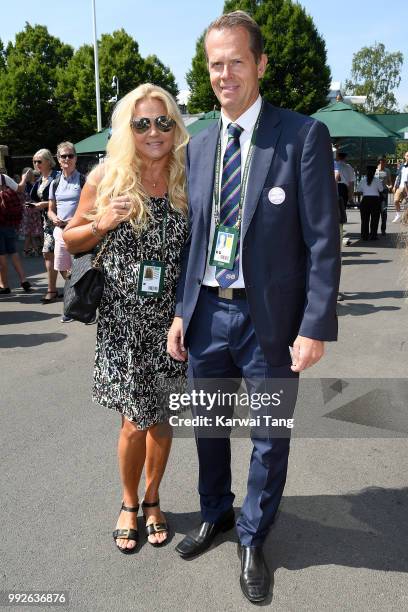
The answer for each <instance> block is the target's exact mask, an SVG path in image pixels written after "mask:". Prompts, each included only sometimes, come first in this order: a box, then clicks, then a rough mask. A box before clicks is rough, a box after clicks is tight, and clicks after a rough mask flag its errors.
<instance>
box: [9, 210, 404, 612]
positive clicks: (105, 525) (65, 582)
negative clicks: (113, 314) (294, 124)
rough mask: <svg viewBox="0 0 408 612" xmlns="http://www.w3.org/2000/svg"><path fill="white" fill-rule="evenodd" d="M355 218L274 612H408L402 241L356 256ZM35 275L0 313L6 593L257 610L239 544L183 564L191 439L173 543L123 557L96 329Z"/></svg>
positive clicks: (244, 457) (278, 544)
mask: <svg viewBox="0 0 408 612" xmlns="http://www.w3.org/2000/svg"><path fill="white" fill-rule="evenodd" d="M349 217H350V223H349V224H348V226H347V230H348V232H349V235H350V236H351V239H352V241H353V244H352V245H351V246H350V247H345V248H344V257H343V264H344V265H343V277H342V287H341V288H342V291H343V292H344V293H345V296H346V299H345V300H344V302H341V303H339V305H338V312H339V322H340V340H339V342H338V343H333V344H331V345H329V346H328V348H327V355H326V357H325V359H324V360H323V361H322V362H321V363H320V364H318V365H317V366H316V367H315V368H313V369H311V370H309V371H308V372H307V373H306V374H305V376H304V382H303V387H302V388H303V389H304V391H303V392H302V393H301V397H300V400H299V403H298V414H299V418H302V419H303V421H302V422H303V427H304V429H302V430H301V431H300V432H299V435H298V436H296V437H295V438H294V440H293V442H292V451H291V458H290V466H289V476H288V482H287V486H286V489H285V497H284V500H283V503H282V506H281V512H280V517H279V520H278V521H277V523H276V526H275V527H274V528H273V530H272V531H271V533H270V536H269V537H268V540H267V542H266V544H265V550H266V554H267V558H268V560H269V563H270V566H271V568H272V569H273V570H274V583H275V585H274V591H273V598H272V599H270V600H269V601H268V602H267V603H266V606H265V607H266V608H270V609H275V610H279V611H285V612H286V611H287V612H289V611H290V612H294V611H296V612H299V611H308V610H314V611H316V610H317V611H319V612H320V611H323V610H330V611H343V610H350V611H351V610H353V611H355V610H359V611H360V610H362V611H367V612H368V611H370V612H371V611H377V610H378V611H381V612H383V611H384V610H387V612H389V611H391V610H401V609H406V608H408V588H407V572H408V556H407V552H406V542H407V539H408V528H407V521H406V517H407V513H408V486H407V473H408V452H407V451H408V444H407V439H406V433H407V431H408V429H407V428H406V416H405V415H406V405H407V403H408V400H407V398H406V395H404V394H405V393H406V385H405V386H404V383H405V381H406V379H407V374H408V338H407V328H408V326H407V311H408V304H407V300H406V298H405V297H404V287H408V280H407V281H405V280H403V278H402V272H403V270H404V268H405V271H407V270H408V263H407V261H405V263H404V260H403V257H402V253H403V252H402V250H401V249H398V248H396V247H397V236H396V233H395V232H396V231H397V229H399V228H398V227H395V225H393V224H390V225H389V229H390V232H391V234H390V235H389V236H387V237H386V239H381V240H380V241H378V242H368V243H365V244H362V243H359V242H357V241H356V237H357V233H358V229H359V226H358V214H357V211H351V212H350V214H349ZM25 263H26V265H27V270H28V271H29V273H30V279H31V280H33V281H34V283H35V291H34V292H33V293H32V294H30V295H25V294H24V293H23V292H22V291H19V290H16V291H13V294H12V296H10V297H8V298H4V299H1V301H0V324H1V325H0V333H1V338H0V359H1V369H0V377H1V398H2V399H1V405H2V417H1V427H0V439H1V467H2V469H1V491H2V496H1V502H0V513H1V524H2V526H3V528H2V537H1V544H0V548H1V554H0V589H14V590H17V591H24V590H26V591H27V590H33V589H37V590H38V589H42V590H52V591H53V592H56V591H58V590H59V589H65V590H69V592H70V598H71V603H70V606H69V608H68V609H70V610H80V611H84V612H90V611H93V610H97V611H98V612H105V611H106V612H111V611H112V610H118V611H119V612H122V611H128V610H129V611H130V610H138V611H139V610H140V611H146V612H147V611H151V610H166V611H167V610H169V611H173V610H174V611H176V610H177V611H186V612H187V611H189V612H190V611H191V610H194V611H205V612H219V611H220V610H231V611H236V610H250V609H253V607H252V606H251V605H250V604H249V603H247V602H246V601H245V600H244V599H243V598H242V596H241V593H240V589H239V586H238V576H239V567H238V560H237V556H236V550H235V548H236V538H235V535H234V534H233V533H229V534H227V535H226V536H225V537H224V538H223V539H222V540H221V543H220V544H219V545H218V546H217V547H215V548H213V549H212V550H211V551H209V552H208V553H207V554H206V555H204V556H202V557H200V558H198V559H196V560H193V561H190V562H185V561H182V560H181V559H179V558H178V557H177V555H176V554H175V553H174V550H173V549H174V545H175V544H176V543H177V542H178V541H179V540H180V539H181V538H182V536H183V534H185V533H186V532H187V531H188V529H190V528H191V526H192V525H194V524H195V523H196V522H197V521H198V519H199V515H198V511H197V510H198V498H197V493H196V474H197V460H196V455H195V448H194V443H193V440H192V439H191V438H189V439H180V438H178V439H177V438H176V439H175V442H174V446H173V451H172V454H171V458H170V462H169V467H168V471H167V473H166V477H165V481H164V483H163V486H162V490H161V500H162V506H163V509H164V511H165V512H166V513H167V518H168V520H169V522H170V524H171V526H172V535H171V542H170V544H169V545H168V546H167V547H165V548H162V549H154V548H152V547H151V546H149V545H148V544H147V543H146V541H145V539H144V538H142V546H141V548H140V550H139V552H138V553H137V554H136V555H134V556H131V557H127V556H125V555H121V554H120V553H118V552H117V551H116V550H115V548H114V545H113V541H112V539H111V531H112V529H113V527H114V524H115V521H116V517H117V514H118V511H119V506H120V487H119V483H118V478H117V467H116V449H115V445H116V436H117V430H118V425H119V417H118V415H116V414H113V413H111V412H109V411H107V410H105V409H103V408H100V407H98V406H96V405H93V404H92V403H91V401H90V382H91V375H92V360H93V349H94V336H95V327H86V326H83V325H81V324H79V323H71V324H68V325H67V324H66V325H64V324H61V323H60V322H59V317H60V314H61V304H60V303H55V304H52V305H49V306H43V305H41V304H40V303H39V296H40V294H41V293H42V292H43V291H44V287H45V276H44V273H43V268H42V264H41V261H40V260H26V261H25ZM321 379H323V380H321ZM389 379H392V380H391V381H390V380H389ZM310 385H311V386H310ZM313 385H315V388H316V389H318V390H319V393H316V394H314V393H313V394H310V388H314V387H313ZM403 396H404V398H405V400H407V401H405V400H404V399H401V398H403ZM404 402H405V403H404ZM309 417H310V423H309V425H310V426H309V430H308V429H307V425H308V420H309ZM305 432H306V433H305ZM302 434H303V435H302ZM305 435H307V436H308V437H304V436H305ZM249 453H250V443H249V442H248V440H245V439H234V440H233V476H234V490H235V493H236V500H235V507H236V509H237V510H238V509H239V507H240V505H241V503H242V500H243V497H244V494H245V478H246V474H247V465H248V460H249ZM139 528H140V529H141V528H142V524H141V521H140V524H139ZM21 609H23V608H22V607H21ZM44 609H46V608H44Z"/></svg>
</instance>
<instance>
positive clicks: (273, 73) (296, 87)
mask: <svg viewBox="0 0 408 612" xmlns="http://www.w3.org/2000/svg"><path fill="white" fill-rule="evenodd" d="M239 9H240V10H243V11H246V12H247V13H248V14H250V15H251V16H252V17H253V18H254V19H255V21H256V22H257V23H258V24H259V26H260V28H261V31H262V35H263V38H264V44H265V53H266V54H267V55H268V58H269V63H268V67H267V69H266V73H265V76H264V78H263V79H262V82H261V93H262V95H263V96H264V98H265V99H266V100H268V101H270V102H272V104H275V105H277V106H282V107H286V108H291V109H292V110H296V111H299V112H302V113H306V114H311V113H313V112H315V111H316V110H317V109H318V108H320V107H321V106H324V105H325V104H326V98H327V94H328V92H329V87H330V78H331V75H330V68H329V67H328V65H327V63H326V61H327V53H326V45H325V42H324V40H323V38H322V37H321V36H320V34H319V33H318V31H317V29H316V27H315V25H314V23H313V20H312V18H311V17H310V16H309V15H308V14H307V13H306V11H305V9H304V8H303V7H302V6H301V5H300V4H298V3H297V2H292V1H291V0H226V2H225V4H224V13H229V12H231V11H235V10H239ZM203 38H204V37H203V36H201V37H200V39H199V40H198V41H197V48H196V55H195V57H194V58H193V62H192V68H191V70H190V72H189V73H188V74H187V82H188V84H189V86H190V88H191V92H192V93H191V99H190V104H189V110H190V112H198V111H207V110H211V108H212V105H213V104H214V97H213V96H211V93H210V89H209V87H210V85H209V79H208V72H207V70H205V71H204V68H206V60H205V53H204V48H203Z"/></svg>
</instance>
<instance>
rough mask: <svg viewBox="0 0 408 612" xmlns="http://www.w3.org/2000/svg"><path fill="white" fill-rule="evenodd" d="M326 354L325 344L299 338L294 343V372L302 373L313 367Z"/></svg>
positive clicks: (292, 367)
mask: <svg viewBox="0 0 408 612" xmlns="http://www.w3.org/2000/svg"><path fill="white" fill-rule="evenodd" d="M323 354H324V342H323V341H322V340H313V339H312V338H305V337H304V336H298V337H297V338H296V340H295V342H294V343H293V357H292V366H291V370H292V372H302V371H303V370H306V368H310V367H312V366H313V365H314V364H315V363H317V362H318V361H319V360H320V359H321V358H322V357H323Z"/></svg>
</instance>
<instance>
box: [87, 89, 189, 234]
mask: <svg viewBox="0 0 408 612" xmlns="http://www.w3.org/2000/svg"><path fill="white" fill-rule="evenodd" d="M146 98H147V99H149V98H151V99H155V100H160V101H162V102H163V104H164V105H165V107H166V112H167V114H168V115H169V116H170V117H171V118H172V119H174V121H175V122H176V125H175V127H174V130H175V134H174V146H173V148H172V150H171V153H170V161H169V167H168V194H169V201H170V205H171V206H172V207H173V208H174V209H176V210H178V211H180V212H182V213H184V214H186V213H187V195H186V183H185V171H184V162H185V147H186V145H187V143H188V140H189V135H188V132H187V130H186V129H185V127H184V123H183V119H182V117H181V114H180V111H179V109H178V107H177V104H176V102H175V101H174V99H173V98H172V96H171V95H170V94H169V93H168V92H167V91H166V90H164V89H162V88H161V87H158V86H157V85H151V84H150V83H145V84H144V85H139V87H136V89H133V90H132V91H130V92H129V93H128V94H127V95H126V96H125V97H124V98H122V99H121V100H120V102H119V103H118V104H117V105H116V107H115V110H114V111H113V115H112V136H111V138H110V140H109V142H108V145H107V147H106V151H107V157H106V159H105V162H104V164H103V176H102V179H101V181H100V183H99V185H98V187H97V194H96V203H95V210H94V211H93V213H92V214H91V215H89V218H94V219H98V218H100V217H101V216H102V215H103V214H104V212H105V211H106V209H107V207H108V206H109V202H110V199H111V198H112V197H117V196H120V195H127V196H129V198H130V200H131V202H132V206H131V209H130V212H129V220H130V222H131V223H132V224H133V226H134V227H136V226H143V225H145V223H146V221H147V218H148V216H149V214H150V213H149V209H148V207H147V206H146V201H147V200H148V198H149V195H148V194H147V192H146V190H145V189H144V187H143V185H142V182H141V161H140V158H139V157H138V154H137V150H136V148H135V142H134V138H133V133H132V128H131V125H130V121H131V119H132V118H133V113H134V110H135V106H136V104H137V103H138V102H140V101H141V100H144V99H146Z"/></svg>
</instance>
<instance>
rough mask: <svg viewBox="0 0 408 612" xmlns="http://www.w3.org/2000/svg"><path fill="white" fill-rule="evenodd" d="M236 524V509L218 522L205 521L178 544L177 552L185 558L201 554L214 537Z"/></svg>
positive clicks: (226, 513)
mask: <svg viewBox="0 0 408 612" xmlns="http://www.w3.org/2000/svg"><path fill="white" fill-rule="evenodd" d="M234 525H235V515H234V510H233V509H232V508H231V510H228V511H227V512H225V513H224V514H223V515H222V516H221V518H220V519H219V520H218V521H217V522H216V523H208V522H203V523H201V525H200V526H199V527H196V528H195V529H193V530H192V531H190V533H188V534H187V535H186V536H185V538H183V539H182V540H181V542H180V543H179V544H177V546H176V552H178V554H179V555H180V556H181V557H182V558H183V559H189V558H190V557H195V556H196V555H200V554H201V553H203V552H204V551H206V550H207V549H208V548H210V546H211V544H212V543H213V541H214V538H215V537H216V536H217V535H218V534H219V533H222V532H224V531H229V530H230V529H232V528H233V527H234Z"/></svg>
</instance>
